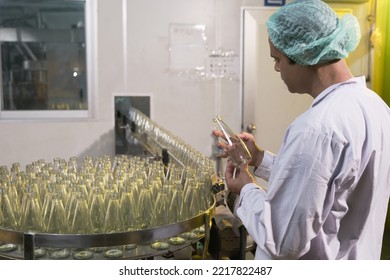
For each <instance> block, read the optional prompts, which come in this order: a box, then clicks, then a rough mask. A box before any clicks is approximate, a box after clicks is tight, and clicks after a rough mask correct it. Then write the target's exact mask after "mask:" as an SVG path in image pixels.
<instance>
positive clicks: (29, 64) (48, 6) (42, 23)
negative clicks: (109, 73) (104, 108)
mask: <svg viewBox="0 0 390 280" xmlns="http://www.w3.org/2000/svg"><path fill="white" fill-rule="evenodd" d="M0 50H1V60H0V63H1V76H0V79H1V82H2V86H1V89H0V93H1V100H0V103H1V111H0V112H1V115H0V117H1V118H4V116H16V117H18V116H19V117H20V116H25V117H29V116H43V117H44V116H48V117H56V116H59V115H61V113H62V112H73V114H70V115H69V116H83V115H86V116H87V115H88V114H87V113H86V114H84V113H85V112H88V98H90V97H89V96H88V94H87V93H88V89H87V84H88V83H87V59H86V32H85V1H76V0H74V1H69V0H0ZM43 112H50V114H45V113H43ZM80 112H83V114H78V113H80Z"/></svg>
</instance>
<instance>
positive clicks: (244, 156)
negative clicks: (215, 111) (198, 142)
mask: <svg viewBox="0 0 390 280" xmlns="http://www.w3.org/2000/svg"><path fill="white" fill-rule="evenodd" d="M213 122H214V125H215V127H216V128H217V129H218V130H219V131H221V132H222V134H223V136H222V137H220V141H221V142H222V143H224V150H225V151H226V152H227V153H228V155H229V158H230V159H231V160H232V161H233V163H234V165H235V166H236V167H239V166H240V165H241V164H242V163H248V162H249V161H250V160H251V158H252V156H251V154H250V152H249V150H248V148H247V146H246V145H245V143H244V142H243V141H242V139H241V138H240V137H239V136H238V135H237V134H236V133H235V132H234V131H233V130H232V129H231V128H230V127H229V126H228V125H227V124H226V123H225V122H224V121H223V120H222V117H221V116H216V117H215V118H213Z"/></svg>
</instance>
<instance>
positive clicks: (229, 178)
mask: <svg viewBox="0 0 390 280" xmlns="http://www.w3.org/2000/svg"><path fill="white" fill-rule="evenodd" d="M225 180H226V185H227V187H228V188H229V189H230V191H231V192H233V193H236V194H240V192H241V189H242V188H243V187H244V186H245V185H246V184H249V183H256V180H255V179H254V178H253V176H252V175H251V174H250V172H249V170H248V165H245V166H243V165H242V164H241V166H240V168H236V167H235V165H234V163H233V162H232V161H231V160H228V162H227V166H226V171H225Z"/></svg>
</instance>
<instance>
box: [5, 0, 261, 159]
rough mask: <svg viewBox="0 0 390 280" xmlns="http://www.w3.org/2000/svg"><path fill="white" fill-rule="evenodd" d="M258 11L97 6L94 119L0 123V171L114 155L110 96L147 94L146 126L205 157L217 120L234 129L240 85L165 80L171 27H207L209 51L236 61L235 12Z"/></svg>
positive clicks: (228, 0) (234, 5) (188, 2)
mask: <svg viewBox="0 0 390 280" xmlns="http://www.w3.org/2000/svg"><path fill="white" fill-rule="evenodd" d="M92 1H95V0H92ZM258 3H262V1H255V0H251V1H240V0H185V1H184V0H166V1H160V0H138V1H136V0H124V1H122V0H110V1H107V0H96V1H95V6H96V26H94V29H95V30H96V31H97V34H96V41H95V43H94V45H95V47H96V54H95V57H96V60H95V61H94V65H95V69H89V70H90V71H95V73H96V77H95V78H96V79H95V81H94V82H95V83H94V89H93V90H94V92H95V99H94V117H93V119H90V120H50V121H47V120H23V121H22V120H15V121H13V120H7V121H6V120H0V133H1V134H0V135H1V137H0V165H7V166H10V165H11V164H12V163H13V162H19V163H20V164H21V165H22V166H24V165H26V164H28V163H31V162H33V161H36V160H38V159H44V160H46V161H52V160H53V158H55V157H61V158H65V159H68V158H69V157H70V156H78V157H84V156H85V155H92V156H99V155H114V151H115V146H114V144H115V143H114V132H113V129H114V118H113V116H114V112H113V94H114V93H121V94H123V93H128V94H130V95H133V94H140V93H141V94H145V93H146V94H149V93H150V94H151V95H152V112H151V114H152V118H153V119H154V120H156V121H157V122H158V123H159V124H160V125H161V126H163V127H165V128H167V129H169V130H170V131H172V132H173V133H174V134H176V135H177V136H179V137H180V138H182V139H184V140H185V141H186V142H188V143H189V144H190V145H192V146H193V147H195V148H196V149H197V150H199V151H201V152H202V153H204V154H206V155H211V146H212V143H213V139H212V137H211V136H210V130H211V128H212V122H211V119H212V117H213V116H214V115H215V114H218V113H221V114H222V115H224V116H226V119H227V121H228V122H229V123H231V124H232V126H233V128H235V129H237V130H238V129H240V123H241V112H240V108H239V102H240V96H239V81H228V80H220V81H203V82H199V81H191V80H188V79H185V78H180V77H177V76H174V75H171V74H170V73H169V71H168V67H169V24H170V23H191V24H195V23H196V24H206V32H207V38H208V41H207V44H208V46H209V48H210V49H213V48H219V47H223V48H224V49H228V50H234V51H235V52H236V53H239V50H240V49H239V48H240V7H241V6H248V5H259V4H258ZM260 5H261V4H260ZM124 8H125V10H124ZM126 38H127V40H125V41H124V39H126ZM124 48H126V52H125V51H124Z"/></svg>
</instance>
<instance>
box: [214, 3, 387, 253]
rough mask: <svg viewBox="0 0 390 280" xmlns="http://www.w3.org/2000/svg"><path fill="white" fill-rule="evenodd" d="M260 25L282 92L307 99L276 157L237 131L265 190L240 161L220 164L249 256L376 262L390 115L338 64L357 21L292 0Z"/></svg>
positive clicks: (352, 42) (356, 36) (355, 36)
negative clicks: (248, 241)
mask: <svg viewBox="0 0 390 280" xmlns="http://www.w3.org/2000/svg"><path fill="white" fill-rule="evenodd" d="M267 29H268V35H269V45H270V53H271V57H272V58H273V59H274V61H275V62H274V63H275V65H274V69H275V71H277V72H279V73H280V76H281V79H282V80H283V81H284V83H285V84H286V86H287V87H288V89H289V91H290V92H292V93H299V94H309V95H311V96H312V97H313V102H312V105H311V107H310V108H309V109H308V110H307V111H306V112H304V113H303V114H302V115H301V116H299V117H298V118H296V119H295V120H294V122H293V123H291V124H290V126H289V127H288V129H287V131H286V134H285V136H284V139H283V144H282V146H281V148H280V150H279V151H278V153H277V154H276V155H274V154H272V153H271V152H268V151H265V150H262V149H261V148H260V147H259V146H258V145H257V144H256V142H255V141H254V139H253V136H252V135H250V134H247V133H242V134H240V137H241V138H242V139H243V141H244V142H245V143H246V144H247V146H248V149H249V151H250V152H251V154H252V159H251V160H250V162H249V165H250V166H254V175H256V176H259V177H261V178H263V179H265V180H266V181H268V184H267V188H266V189H267V190H263V189H262V188H261V187H259V186H258V185H256V181H255V179H254V177H253V175H252V174H253V173H252V172H250V171H249V169H248V165H246V164H241V166H239V168H236V167H235V166H234V164H233V163H232V162H231V161H229V160H228V163H227V167H226V171H225V180H226V184H227V186H228V188H229V189H230V191H232V192H234V193H237V194H240V196H239V198H238V201H237V207H236V215H237V216H238V217H239V218H240V219H241V221H242V222H243V224H244V225H245V227H246V229H247V231H248V232H249V234H250V235H251V237H252V238H253V239H254V240H255V242H256V244H257V248H256V255H255V258H256V259H366V260H368V259H380V254H381V246H382V237H383V234H384V224H385V219H386V212H387V207H388V203H389V193H390V110H389V107H388V106H387V105H386V104H385V103H384V102H383V101H382V100H381V98H380V97H378V95H377V94H376V93H374V92H373V91H371V90H370V89H368V88H367V87H366V84H365V78H364V77H353V75H352V74H351V73H350V71H349V69H348V67H347V64H346V62H345V61H344V60H343V58H345V57H347V55H348V53H349V52H351V51H353V50H354V49H355V48H356V47H357V45H358V43H359V40H360V30H359V25H358V22H357V20H356V18H355V17H354V16H352V15H349V14H348V15H345V16H344V17H342V18H340V19H339V18H338V16H337V15H336V14H335V12H334V11H333V10H332V9H331V8H330V7H329V6H328V5H327V4H325V3H324V2H322V1H319V0H300V1H299V0H298V1H294V2H291V3H289V4H287V5H285V6H283V7H281V8H280V9H278V10H277V11H276V12H275V13H274V14H273V15H272V16H271V17H270V18H269V20H268V21H267ZM213 134H214V135H219V134H220V132H218V131H213ZM259 144H260V143H259ZM219 145H220V146H221V147H223V144H222V143H220V144H219ZM225 148H226V147H225ZM264 189H265V188H264Z"/></svg>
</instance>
